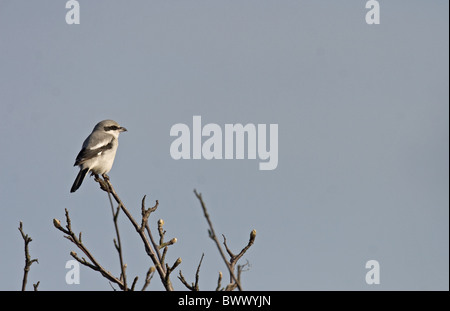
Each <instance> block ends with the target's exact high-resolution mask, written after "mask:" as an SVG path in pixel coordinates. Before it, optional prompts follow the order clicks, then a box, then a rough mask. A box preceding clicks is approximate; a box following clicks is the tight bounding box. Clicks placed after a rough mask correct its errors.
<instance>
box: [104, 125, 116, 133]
mask: <svg viewBox="0 0 450 311" xmlns="http://www.w3.org/2000/svg"><path fill="white" fill-rule="evenodd" d="M103 129H104V130H105V131H106V132H107V131H116V130H118V129H119V127H118V126H115V125H111V126H105V127H104V128H103Z"/></svg>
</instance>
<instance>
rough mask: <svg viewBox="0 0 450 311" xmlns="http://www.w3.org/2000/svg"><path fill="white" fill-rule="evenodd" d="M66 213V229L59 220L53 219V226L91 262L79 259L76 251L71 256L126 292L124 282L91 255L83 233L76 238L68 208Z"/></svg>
mask: <svg viewBox="0 0 450 311" xmlns="http://www.w3.org/2000/svg"><path fill="white" fill-rule="evenodd" d="M65 211H66V228H63V227H62V226H61V221H59V220H58V219H53V225H54V226H55V228H56V229H58V230H59V231H61V232H63V233H65V234H66V236H65V238H67V239H68V240H69V241H71V242H72V243H74V244H75V245H76V246H77V247H78V248H79V249H80V250H81V251H82V252H83V253H84V254H85V255H86V256H87V257H88V258H89V260H90V261H91V262H88V261H87V260H86V259H85V258H79V257H78V255H77V253H75V252H74V251H72V252H70V255H71V256H72V257H73V258H74V259H75V260H77V261H78V262H79V263H81V264H83V265H85V266H87V267H89V268H91V269H92V270H94V271H98V272H100V273H101V275H103V276H104V277H105V278H107V279H108V280H109V281H111V282H113V283H116V284H117V285H119V287H120V288H121V289H123V290H125V284H124V282H123V281H122V280H120V279H118V278H116V277H115V276H113V275H112V274H111V272H109V271H107V270H106V269H105V268H103V267H102V266H101V265H100V263H99V262H98V261H97V260H96V259H95V258H94V256H93V255H92V254H91V252H90V251H89V250H88V249H87V247H86V246H85V245H84V244H83V243H82V242H81V239H80V238H81V233H80V235H79V237H80V238H78V237H77V236H76V234H75V233H74V232H73V231H72V224H71V220H70V216H69V211H68V210H67V208H66V209H65Z"/></svg>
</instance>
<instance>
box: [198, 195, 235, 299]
mask: <svg viewBox="0 0 450 311" xmlns="http://www.w3.org/2000/svg"><path fill="white" fill-rule="evenodd" d="M194 193H195V196H196V197H197V199H198V200H199V201H200V205H201V206H202V209H203V214H204V216H205V218H206V221H207V223H208V225H209V236H210V237H211V239H213V241H214V242H215V243H216V246H217V249H218V250H219V253H220V256H222V259H223V261H224V262H225V265H226V266H227V268H228V271H229V272H230V279H231V281H232V282H233V281H234V283H236V286H237V287H238V288H239V290H241V291H242V287H241V284H240V282H239V280H238V278H237V277H236V276H235V274H234V271H233V270H234V269H233V267H232V266H231V264H230V263H229V262H228V260H227V259H226V257H225V253H224V252H223V250H222V247H221V246H220V242H219V240H218V239H217V235H216V233H215V231H214V227H213V224H212V222H211V219H210V217H209V214H208V211H207V209H206V205H205V203H204V202H203V198H202V195H201V193H198V192H197V190H195V189H194Z"/></svg>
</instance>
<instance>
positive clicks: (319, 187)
mask: <svg viewBox="0 0 450 311" xmlns="http://www.w3.org/2000/svg"><path fill="white" fill-rule="evenodd" d="M80 4H81V24H80V25H70V26H69V25H67V24H66V23H65V13H66V9H65V1H56V0H45V1H44V0H43V1H23V0H14V1H12V0H0V131H1V135H0V163H2V171H1V174H0V199H1V203H2V216H1V217H0V250H1V253H0V263H1V264H0V280H1V282H0V290H19V289H20V286H21V280H22V272H23V263H24V257H23V242H22V239H21V236H20V233H19V232H18V230H17V227H18V225H19V221H23V222H24V229H25V231H26V232H27V233H28V234H30V235H31V236H32V238H33V242H32V243H31V245H30V250H31V255H32V257H38V258H39V264H38V265H33V266H32V269H31V272H30V274H29V285H28V286H29V289H31V288H32V285H31V284H32V283H35V282H36V281H38V280H39V281H40V282H41V283H40V286H39V288H40V289H41V290H110V285H109V284H108V282H107V281H106V280H105V279H103V278H102V277H101V276H100V275H98V274H97V273H95V272H92V271H90V270H88V269H87V268H84V267H82V268H81V269H82V270H81V280H80V281H81V284H80V285H67V284H66V283H65V274H66V272H67V270H66V269H65V264H66V261H67V260H70V259H72V258H71V257H70V255H69V253H70V251H71V250H75V248H74V246H72V244H71V243H70V242H69V241H68V240H66V239H64V238H63V236H62V234H61V233H60V232H59V231H57V230H56V229H54V227H53V225H52V219H53V218H59V219H61V220H63V219H64V208H68V209H69V211H70V213H71V215H72V225H73V228H74V230H76V231H82V232H83V237H84V241H85V243H86V245H87V246H88V247H90V248H91V249H92V251H93V253H94V254H95V256H96V257H97V259H98V260H99V261H100V262H101V263H103V264H104V266H105V267H106V268H107V269H108V270H110V271H111V272H113V273H115V274H116V275H118V274H119V264H118V258H117V256H116V252H115V249H114V246H113V242H112V239H113V238H114V227H113V224H112V220H111V212H110V207H109V203H108V199H107V196H106V194H105V193H103V192H101V191H100V190H98V189H97V188H98V187H97V185H96V184H95V183H94V182H93V180H92V179H87V180H86V181H85V182H84V183H83V185H82V187H81V188H80V190H79V191H77V192H76V193H74V194H71V193H69V190H70V187H71V185H72V182H73V180H74V179H75V177H76V174H77V172H78V169H77V168H75V167H73V166H72V165H73V162H74V160H75V157H76V155H77V153H78V151H79V149H80V147H81V144H82V142H83V140H84V139H85V138H86V136H87V135H88V134H89V133H90V132H91V130H92V128H93V127H94V125H95V124H96V123H97V122H98V121H100V120H103V119H109V118H111V119H114V120H116V121H117V122H119V123H120V124H121V125H123V126H125V127H126V128H127V129H128V132H126V133H124V134H122V135H121V137H120V146H119V150H118V154H117V157H116V162H115V164H114V167H113V169H112V171H111V173H110V177H111V181H112V182H113V184H114V185H115V187H116V189H117V191H118V193H119V195H120V196H121V198H122V199H123V201H124V202H125V204H126V205H127V207H128V208H129V209H130V210H131V211H132V212H133V214H134V215H135V216H136V217H139V214H140V201H141V199H142V196H143V195H144V194H146V195H147V202H148V204H151V203H153V202H154V200H156V199H158V200H159V203H160V207H159V209H158V211H157V212H156V213H155V214H153V215H152V219H151V225H152V227H153V228H155V229H156V221H157V219H158V218H163V219H164V221H165V224H166V225H165V227H166V230H167V237H168V238H171V237H176V238H177V239H178V242H177V243H176V244H175V245H174V246H173V247H172V248H171V249H170V250H169V254H168V257H169V260H171V261H174V260H175V259H176V258H178V257H182V259H183V262H182V264H181V265H180V268H181V270H182V271H183V274H184V275H185V276H186V277H187V278H188V279H189V280H193V278H194V273H195V270H196V267H197V264H198V261H199V259H200V257H201V254H202V252H204V253H205V258H204V260H203V265H202V269H201V273H200V289H205V290H206V289H209V290H213V289H215V286H216V281H217V274H218V271H219V270H220V271H225V266H224V264H223V263H222V262H221V259H220V257H219V254H218V253H217V250H216V248H215V246H214V244H213V242H212V241H211V240H210V239H209V238H208V235H207V224H206V222H205V220H204V218H203V216H202V213H201V209H200V206H199V204H198V202H197V200H196V199H195V197H194V194H193V192H192V191H193V189H194V188H196V189H197V190H198V191H200V192H202V193H203V196H204V199H205V202H206V204H207V207H208V209H209V212H210V214H211V217H212V220H213V222H214V223H215V226H216V227H215V229H216V231H217V233H219V234H221V233H223V234H225V235H226V237H227V241H228V243H229V246H230V247H231V248H232V249H233V250H235V251H236V252H237V251H238V250H239V249H240V248H241V247H243V246H244V245H245V244H246V242H247V241H248V237H249V233H250V231H251V230H252V229H256V230H257V238H256V242H255V244H254V245H253V246H252V248H251V249H250V250H249V251H248V253H247V254H246V255H245V257H244V261H245V260H246V259H248V260H249V262H250V264H251V268H250V270H249V271H248V272H246V273H245V274H243V281H242V284H243V287H244V289H248V290H378V289H382V290H422V289H424V290H448V289H449V279H448V275H449V269H448V267H449V248H448V245H449V208H448V205H449V192H448V188H449V175H448V174H449V173H448V172H449V165H448V164H449V162H448V159H449V135H448V133H449V132H448V127H449V119H448V114H449V111H448V110H449V106H448V102H449V89H448V84H449V71H448V68H449V58H448V57H449V41H448V35H449V31H448V22H449V16H448V9H449V7H448V6H449V4H448V1H438V0H435V1H405V0H402V1H380V4H381V24H380V25H370V26H369V25H367V24H366V23H365V14H366V11H367V10H366V9H365V1H356V0H353V1H313V0H308V1H299V0H296V1H294V0H290V1H284V0H283V1H268V0H258V1H256V0H248V1H223V0H221V1H219V0H216V1H197V0H195V1H194V0H188V1H166V0H165V1H153V0H152V1H140V0H132V1H116V0H114V1H112V0H108V1H106V0H97V1H80ZM193 115H201V116H202V122H204V124H206V123H216V124H219V125H221V126H223V125H224V124H226V123H243V124H246V123H253V124H259V123H264V124H270V123H276V124H278V126H279V151H278V153H279V160H278V167H277V169H276V170H274V171H259V170H258V161H256V160H212V161H207V160H180V161H175V160H173V159H172V158H171V156H170V153H169V148H170V144H171V142H172V141H173V139H174V138H173V137H170V135H169V131H170V128H171V126H172V125H174V124H176V123H186V124H188V125H190V126H191V124H192V116H193ZM120 228H121V234H122V243H123V244H124V248H125V255H124V257H125V262H126V263H127V264H128V273H129V278H133V277H134V276H135V275H139V277H140V280H141V281H140V282H139V283H138V286H139V284H142V283H141V282H142V279H143V277H144V275H145V273H146V271H147V269H148V267H149V266H150V260H149V259H148V257H146V255H145V253H144V249H143V247H142V245H141V243H140V242H139V240H138V238H137V236H136V233H135V232H134V229H133V228H132V227H131V225H130V224H129V223H128V221H127V220H126V219H124V218H123V219H122V220H121V222H120ZM155 232H156V231H155ZM78 253H80V252H79V251H78ZM371 259H375V260H378V261H379V263H380V265H381V284H380V285H372V286H369V285H367V284H366V283H365V274H366V272H367V270H366V269H365V263H366V262H367V261H368V260H371ZM172 281H173V283H174V286H175V288H176V289H183V288H184V287H183V285H182V284H181V283H180V282H179V281H178V280H177V279H176V277H175V275H174V276H173V277H172ZM158 283H159V280H158V278H157V277H155V278H154V279H153V282H152V284H151V285H150V288H149V289H153V290H159V289H161V286H160V285H159V284H158Z"/></svg>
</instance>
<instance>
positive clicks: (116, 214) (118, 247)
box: [107, 191, 128, 290]
mask: <svg viewBox="0 0 450 311" xmlns="http://www.w3.org/2000/svg"><path fill="white" fill-rule="evenodd" d="M107 193H108V198H109V203H110V205H111V212H112V216H113V222H114V228H115V230H116V236H117V243H116V240H114V246H115V247H116V250H117V253H118V254H119V262H120V270H121V275H120V279H121V280H122V281H123V288H124V290H127V289H128V287H127V275H126V273H125V270H126V265H125V264H124V262H123V255H122V243H121V241H120V234H119V225H118V222H117V219H118V217H119V212H120V208H119V207H117V211H116V212H114V205H113V201H112V198H111V193H110V192H109V191H108V192H107Z"/></svg>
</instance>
